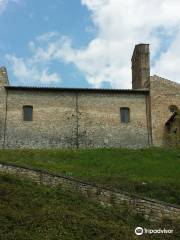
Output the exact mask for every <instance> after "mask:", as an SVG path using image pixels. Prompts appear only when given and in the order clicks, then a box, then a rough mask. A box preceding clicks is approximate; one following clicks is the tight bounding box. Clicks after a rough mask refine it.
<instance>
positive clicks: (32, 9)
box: [0, 0, 180, 88]
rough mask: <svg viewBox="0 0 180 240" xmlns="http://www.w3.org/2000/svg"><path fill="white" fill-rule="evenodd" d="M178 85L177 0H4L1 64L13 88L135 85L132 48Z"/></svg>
mask: <svg viewBox="0 0 180 240" xmlns="http://www.w3.org/2000/svg"><path fill="white" fill-rule="evenodd" d="M138 43H150V48H151V75H154V74H156V75H160V76H162V77H165V78H168V79H170V80H173V81H176V82H179V83H180V0H150V1H147V0H126V1H124V0H0V56H1V57H0V65H2V66H4V65H5V66H6V67H7V69H8V73H9V78H10V82H11V84H13V85H33V86H41V85H43V86H58V87H61V86H62V87H103V88H131V55H132V52H133V49H134V46H135V44H138Z"/></svg>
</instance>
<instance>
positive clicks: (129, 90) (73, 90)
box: [5, 86, 149, 94]
mask: <svg viewBox="0 0 180 240" xmlns="http://www.w3.org/2000/svg"><path fill="white" fill-rule="evenodd" d="M5 88H6V89H9V90H23V91H27V90H30V91H36V90H38V91H62V92H65V91H70V92H95V93H97V92H104V93H108V92H110V93H133V94H135V93H136V94H148V93H149V90H148V89H105V88H58V87H32V86H5Z"/></svg>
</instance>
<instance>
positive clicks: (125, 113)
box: [120, 107, 130, 123]
mask: <svg viewBox="0 0 180 240" xmlns="http://www.w3.org/2000/svg"><path fill="white" fill-rule="evenodd" d="M120 115H121V122H122V123H128V122H130V111H129V108H127V107H122V108H120Z"/></svg>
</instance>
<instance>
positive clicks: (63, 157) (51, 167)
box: [0, 148, 180, 204]
mask: <svg viewBox="0 0 180 240" xmlns="http://www.w3.org/2000/svg"><path fill="white" fill-rule="evenodd" d="M0 161H1V162H8V163H15V164H17V165H21V166H31V167H34V168H38V169H45V170H48V171H50V172H54V173H59V174H62V175H66V176H71V177H74V178H76V179H81V180H83V181H88V182H94V183H98V184H101V185H104V186H108V187H111V188H117V189H122V190H126V191H129V192H131V193H137V194H140V195H143V196H146V197H151V198H156V199H159V200H162V201H166V202H170V203H175V204H180V197H179V196H180V178H179V176H180V168H179V166H180V149H161V148H151V149H141V150H132V149H128V150H127V149H97V150H77V151H76V150H1V151H0Z"/></svg>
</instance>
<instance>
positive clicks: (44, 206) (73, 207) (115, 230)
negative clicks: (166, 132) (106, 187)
mask: <svg viewBox="0 0 180 240" xmlns="http://www.w3.org/2000/svg"><path fill="white" fill-rule="evenodd" d="M137 226H141V227H146V228H150V229H159V228H161V229H164V228H166V229H174V231H175V232H174V234H173V235H168V234H167V235H166V234H160V235H159V234H157V235H148V236H145V235H144V236H142V237H141V239H143V240H144V239H153V240H154V239H161V240H165V239H178V236H180V229H179V226H178V223H174V224H173V225H172V224H170V223H167V222H166V223H163V224H161V225H160V224H152V223H149V222H147V221H144V220H142V218H140V217H138V216H134V215H132V214H131V213H130V211H129V210H128V209H127V208H126V207H124V208H121V209H119V208H117V207H116V208H111V207H103V206H100V205H99V204H96V203H94V202H92V201H90V200H89V199H87V198H85V197H82V196H81V195H79V194H78V193H72V192H68V191H63V190H62V189H59V188H58V187H56V188H49V187H46V186H43V185H37V184H35V183H33V182H31V181H29V180H27V179H22V178H21V179H20V178H17V177H13V176H10V175H5V174H0V239H2V240H16V239H17V240H42V239H44V240H46V239H47V240H121V239H122V240H136V239H139V237H137V236H135V234H134V229H135V227H137Z"/></svg>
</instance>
